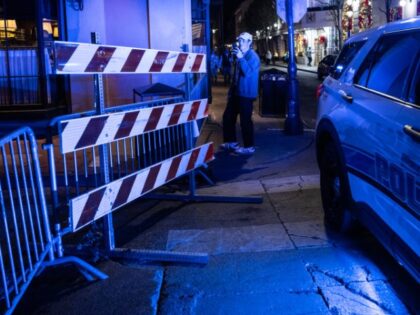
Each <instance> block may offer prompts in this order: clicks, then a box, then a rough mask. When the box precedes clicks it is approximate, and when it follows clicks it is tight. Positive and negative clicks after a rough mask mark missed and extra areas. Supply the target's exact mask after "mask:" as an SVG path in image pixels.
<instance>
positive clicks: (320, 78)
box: [318, 71, 323, 81]
mask: <svg viewBox="0 0 420 315" xmlns="http://www.w3.org/2000/svg"><path fill="white" fill-rule="evenodd" d="M322 77H323V76H322V74H321V73H320V72H319V71H318V80H320V81H321V80H322Z"/></svg>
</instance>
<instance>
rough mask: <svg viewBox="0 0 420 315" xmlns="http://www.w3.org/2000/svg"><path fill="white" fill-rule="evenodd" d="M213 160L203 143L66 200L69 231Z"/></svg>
mask: <svg viewBox="0 0 420 315" xmlns="http://www.w3.org/2000/svg"><path fill="white" fill-rule="evenodd" d="M213 159H214V147H213V143H207V144H204V145H202V146H200V147H197V148H194V149H192V150H190V151H186V152H184V153H182V154H179V155H176V156H174V157H172V158H170V159H167V160H165V161H163V162H160V163H158V164H155V165H152V166H150V167H148V168H146V169H143V170H141V171H139V172H136V173H133V174H131V175H129V176H126V177H123V178H121V179H119V180H116V181H113V182H111V183H109V184H108V185H105V186H102V187H100V188H97V189H95V190H92V191H90V192H88V193H86V194H84V195H81V196H78V197H76V198H74V199H72V200H70V213H71V217H72V229H73V231H77V230H79V229H81V228H82V227H84V226H86V225H88V224H89V223H91V222H93V221H95V220H97V219H99V218H101V217H103V216H105V215H107V214H109V213H111V212H113V211H114V210H116V209H117V208H120V207H122V206H123V205H125V204H127V203H129V202H130V201H132V200H134V199H136V198H138V197H140V196H143V195H144V194H146V193H148V192H150V191H152V190H153V189H155V188H157V187H160V186H162V185H164V184H165V183H168V182H169V181H171V180H173V179H175V178H177V177H179V176H181V175H184V174H185V173H187V172H190V171H192V170H194V169H196V168H198V167H200V166H202V165H203V164H204V163H207V162H209V161H211V160H213Z"/></svg>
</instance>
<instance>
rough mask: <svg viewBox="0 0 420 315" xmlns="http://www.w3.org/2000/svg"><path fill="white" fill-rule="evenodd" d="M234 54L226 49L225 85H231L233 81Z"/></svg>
mask: <svg viewBox="0 0 420 315" xmlns="http://www.w3.org/2000/svg"><path fill="white" fill-rule="evenodd" d="M232 61H233V60H232V54H231V53H230V51H229V49H228V48H227V47H226V48H225V51H224V52H223V55H222V73H223V80H224V83H225V85H228V84H230V80H231V79H232Z"/></svg>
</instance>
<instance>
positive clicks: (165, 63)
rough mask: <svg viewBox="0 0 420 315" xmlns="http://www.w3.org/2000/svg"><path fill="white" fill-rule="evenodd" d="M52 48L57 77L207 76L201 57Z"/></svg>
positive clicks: (118, 48)
mask: <svg viewBox="0 0 420 315" xmlns="http://www.w3.org/2000/svg"><path fill="white" fill-rule="evenodd" d="M54 47H55V68H56V74H92V73H205V72H206V55H204V54H196V53H186V52H177V51H163V50H156V49H140V48H131V47H123V46H110V45H97V44H86V43H73V42H60V41H57V42H54Z"/></svg>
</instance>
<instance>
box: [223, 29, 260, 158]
mask: <svg viewBox="0 0 420 315" xmlns="http://www.w3.org/2000/svg"><path fill="white" fill-rule="evenodd" d="M251 47H252V35H251V34H249V33H246V32H245V33H242V34H241V35H239V37H238V47H234V48H233V50H232V53H233V55H234V56H235V68H234V74H233V80H232V84H231V86H230V89H229V93H228V102H227V105H226V109H225V112H224V113H223V141H224V143H223V144H222V145H221V147H222V149H225V150H229V151H234V152H236V153H237V154H239V155H251V154H253V153H254V152H255V148H254V124H253V122H252V110H253V102H254V100H255V99H256V97H257V95H258V75H259V70H260V58H259V57H258V55H257V54H256V53H255V52H254V50H253V49H252V48H251ZM238 114H239V117H240V123H241V130H242V138H243V141H244V146H243V147H240V146H239V143H238V142H237V141H236V120H237V117H238Z"/></svg>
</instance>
